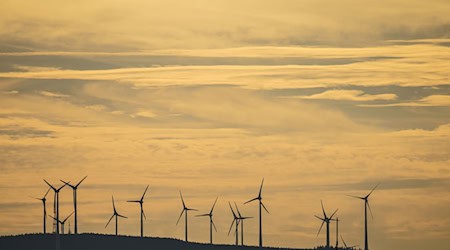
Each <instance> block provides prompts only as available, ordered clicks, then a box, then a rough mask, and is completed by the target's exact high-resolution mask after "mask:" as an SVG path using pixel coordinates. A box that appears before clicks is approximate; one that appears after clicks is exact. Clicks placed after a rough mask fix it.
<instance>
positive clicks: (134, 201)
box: [127, 201, 141, 203]
mask: <svg viewBox="0 0 450 250" xmlns="http://www.w3.org/2000/svg"><path fill="white" fill-rule="evenodd" d="M127 202H137V203H139V202H141V201H127Z"/></svg>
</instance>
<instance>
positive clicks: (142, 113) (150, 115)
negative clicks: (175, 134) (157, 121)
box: [131, 110, 156, 118]
mask: <svg viewBox="0 0 450 250" xmlns="http://www.w3.org/2000/svg"><path fill="white" fill-rule="evenodd" d="M137 116H139V117H144V118H153V117H156V114H155V113H153V112H151V111H149V110H142V111H139V112H137V113H135V114H133V115H131V117H133V118H134V117H137Z"/></svg>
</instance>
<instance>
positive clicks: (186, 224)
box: [176, 191, 198, 242]
mask: <svg viewBox="0 0 450 250" xmlns="http://www.w3.org/2000/svg"><path fill="white" fill-rule="evenodd" d="M180 197H181V202H182V203H183V210H182V211H181V214H180V217H178V220H177V224H176V225H178V222H180V219H181V216H183V213H184V238H185V241H186V242H188V211H190V210H191V211H198V210H197V209H193V208H188V207H186V204H185V203H184V199H183V195H182V194H181V191H180Z"/></svg>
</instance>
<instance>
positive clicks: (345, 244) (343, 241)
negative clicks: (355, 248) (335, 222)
mask: <svg viewBox="0 0 450 250" xmlns="http://www.w3.org/2000/svg"><path fill="white" fill-rule="evenodd" d="M341 240H342V243H344V246H345V247H347V243H345V240H344V238H342V235H341Z"/></svg>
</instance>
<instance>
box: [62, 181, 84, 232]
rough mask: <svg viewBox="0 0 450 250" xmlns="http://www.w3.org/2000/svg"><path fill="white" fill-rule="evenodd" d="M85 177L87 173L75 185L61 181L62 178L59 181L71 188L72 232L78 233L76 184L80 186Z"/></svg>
mask: <svg viewBox="0 0 450 250" xmlns="http://www.w3.org/2000/svg"><path fill="white" fill-rule="evenodd" d="M86 178H87V175H86V176H85V177H84V178H83V179H81V181H79V182H78V183H77V185H75V186H73V185H71V184H69V182H65V181H63V180H60V181H62V182H63V183H64V184H66V185H67V186H69V187H71V188H72V189H73V209H74V211H75V228H74V233H75V234H78V213H77V189H78V186H80V184H81V183H82V182H83V181H84V179H86Z"/></svg>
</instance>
